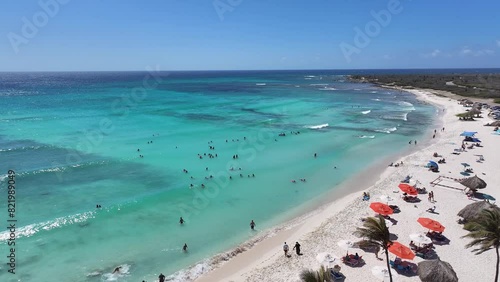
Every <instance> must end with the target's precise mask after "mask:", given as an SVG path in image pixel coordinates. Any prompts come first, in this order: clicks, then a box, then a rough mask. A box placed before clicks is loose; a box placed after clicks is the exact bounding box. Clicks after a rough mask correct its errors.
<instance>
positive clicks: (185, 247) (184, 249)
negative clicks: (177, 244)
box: [182, 243, 188, 252]
mask: <svg viewBox="0 0 500 282" xmlns="http://www.w3.org/2000/svg"><path fill="white" fill-rule="evenodd" d="M182 250H183V251H184V252H187V250H188V245H187V244H186V243H184V246H183V247H182Z"/></svg>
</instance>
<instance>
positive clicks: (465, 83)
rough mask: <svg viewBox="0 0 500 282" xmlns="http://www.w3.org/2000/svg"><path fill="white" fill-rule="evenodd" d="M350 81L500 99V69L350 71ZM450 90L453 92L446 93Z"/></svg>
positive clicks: (444, 94)
mask: <svg viewBox="0 0 500 282" xmlns="http://www.w3.org/2000/svg"><path fill="white" fill-rule="evenodd" d="M348 77H349V79H350V80H351V81H355V82H361V83H373V84H377V85H379V86H382V87H391V88H400V89H413V88H420V89H427V90H434V91H436V92H435V93H433V94H436V95H438V96H445V97H450V98H455V99H459V98H460V97H454V96H462V97H469V98H475V99H492V102H495V103H500V72H492V73H482V74H478V73H455V74H367V75H359V74H355V75H349V76H348ZM446 92H449V93H451V94H452V95H450V94H448V93H446Z"/></svg>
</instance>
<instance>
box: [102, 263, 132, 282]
mask: <svg viewBox="0 0 500 282" xmlns="http://www.w3.org/2000/svg"><path fill="white" fill-rule="evenodd" d="M119 267H121V268H120V271H119V272H115V273H106V274H104V275H102V278H103V280H104V281H118V280H123V279H122V278H123V277H125V276H128V275H129V274H130V265H128V264H122V265H119Z"/></svg>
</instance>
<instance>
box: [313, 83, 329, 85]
mask: <svg viewBox="0 0 500 282" xmlns="http://www.w3.org/2000/svg"><path fill="white" fill-rule="evenodd" d="M309 85H310V86H325V85H328V83H312V84H309Z"/></svg>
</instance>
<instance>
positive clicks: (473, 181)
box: [458, 175, 486, 190]
mask: <svg viewBox="0 0 500 282" xmlns="http://www.w3.org/2000/svg"><path fill="white" fill-rule="evenodd" d="M458 182H460V184H462V185H464V186H465V187H467V188H470V189H472V190H477V189H483V188H486V182H484V180H482V179H481V178H479V177H477V175H474V176H473V177H469V178H465V179H462V180H460V181H458Z"/></svg>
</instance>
